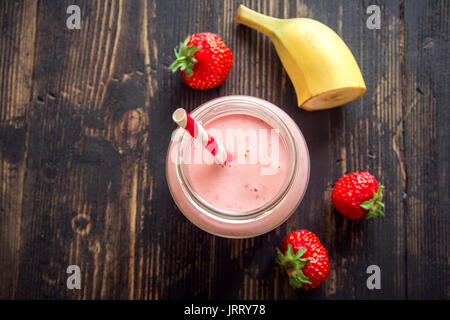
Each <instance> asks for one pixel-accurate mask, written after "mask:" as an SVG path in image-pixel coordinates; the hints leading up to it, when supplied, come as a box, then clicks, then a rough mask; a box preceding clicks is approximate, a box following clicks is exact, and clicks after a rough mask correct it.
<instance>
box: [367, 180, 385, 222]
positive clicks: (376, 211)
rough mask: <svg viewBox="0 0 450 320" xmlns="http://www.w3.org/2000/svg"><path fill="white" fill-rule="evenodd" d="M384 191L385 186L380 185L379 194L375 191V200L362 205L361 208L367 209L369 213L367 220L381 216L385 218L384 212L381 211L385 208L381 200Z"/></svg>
mask: <svg viewBox="0 0 450 320" xmlns="http://www.w3.org/2000/svg"><path fill="white" fill-rule="evenodd" d="M383 189H384V186H382V185H379V186H378V193H376V192H375V191H373V198H372V199H370V200H367V201H365V202H363V203H362V204H361V208H363V209H366V210H367V211H368V212H367V214H366V219H371V218H375V217H378V216H379V215H381V216H383V217H384V216H385V215H384V212H383V211H382V210H381V208H384V203H383V202H381V200H383Z"/></svg>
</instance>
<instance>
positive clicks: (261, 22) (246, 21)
mask: <svg viewBox="0 0 450 320" xmlns="http://www.w3.org/2000/svg"><path fill="white" fill-rule="evenodd" d="M234 21H236V22H237V23H240V24H243V25H245V26H247V27H250V28H252V29H255V30H257V31H259V32H262V33H264V34H265V35H266V36H268V37H272V36H273V35H274V33H275V32H276V29H277V28H278V26H279V24H280V22H282V19H277V18H273V17H269V16H266V15H263V14H261V13H259V12H256V11H253V10H251V9H249V8H247V7H246V6H244V5H240V6H239V8H238V10H237V13H236V16H235V17H234Z"/></svg>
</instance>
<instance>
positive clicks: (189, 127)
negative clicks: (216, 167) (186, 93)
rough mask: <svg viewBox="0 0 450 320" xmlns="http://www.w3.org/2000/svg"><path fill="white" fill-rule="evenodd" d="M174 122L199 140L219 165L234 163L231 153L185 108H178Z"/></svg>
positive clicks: (173, 116) (173, 117) (174, 114)
mask: <svg viewBox="0 0 450 320" xmlns="http://www.w3.org/2000/svg"><path fill="white" fill-rule="evenodd" d="M172 119H173V121H174V122H175V123H176V124H178V125H179V126H180V127H181V128H183V129H185V130H186V131H187V132H189V134H190V135H191V136H192V137H193V138H194V139H195V140H197V141H198V142H199V143H200V144H201V145H202V146H203V147H204V148H206V150H208V151H209V152H211V154H212V155H213V156H214V159H215V160H216V162H217V163H219V164H229V163H231V161H233V156H232V155H231V153H229V152H228V151H226V150H225V148H224V147H223V146H222V145H221V144H220V143H219V142H217V141H216V140H215V139H214V137H212V136H210V135H208V133H207V132H206V130H205V129H204V128H203V127H202V126H201V125H200V124H199V123H198V122H197V121H195V120H194V119H193V118H192V117H191V116H190V115H189V113H187V112H186V110H184V109H183V108H178V109H177V110H175V112H174V113H173V115H172Z"/></svg>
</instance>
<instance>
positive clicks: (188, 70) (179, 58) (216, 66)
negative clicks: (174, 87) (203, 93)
mask: <svg viewBox="0 0 450 320" xmlns="http://www.w3.org/2000/svg"><path fill="white" fill-rule="evenodd" d="M175 56H176V60H175V61H174V62H173V63H172V64H171V65H170V67H169V68H170V70H171V71H172V72H175V71H177V70H178V69H180V70H181V71H180V73H181V77H182V78H183V80H184V82H185V83H186V84H187V85H188V86H189V87H191V88H194V89H209V88H213V87H216V86H218V85H220V84H222V83H223V82H224V81H225V79H226V78H227V77H228V74H229V73H230V69H231V66H232V65H233V54H232V53H231V50H230V48H228V47H227V46H226V44H225V43H224V42H223V41H222V39H220V38H219V36H218V35H216V34H214V33H210V32H204V33H197V34H194V35H191V36H189V37H187V38H186V40H185V41H184V42H182V43H180V48H179V49H178V51H177V50H176V49H175Z"/></svg>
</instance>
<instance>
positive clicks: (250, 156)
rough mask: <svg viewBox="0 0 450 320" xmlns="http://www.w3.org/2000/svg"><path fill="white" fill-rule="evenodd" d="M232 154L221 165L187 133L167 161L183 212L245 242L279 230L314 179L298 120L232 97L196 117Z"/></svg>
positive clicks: (180, 134) (176, 137)
mask: <svg viewBox="0 0 450 320" xmlns="http://www.w3.org/2000/svg"><path fill="white" fill-rule="evenodd" d="M190 114H191V116H192V117H193V118H194V119H195V120H196V121H198V122H199V123H201V124H202V126H203V127H204V128H205V129H206V131H207V132H208V134H209V135H211V136H213V137H214V138H215V139H216V140H217V141H218V142H220V143H221V144H222V145H223V146H224V147H225V149H227V151H229V152H230V153H231V154H232V155H233V161H232V162H231V163H230V164H225V165H221V164H217V163H215V162H214V160H213V157H212V155H211V153H210V152H209V151H206V150H205V149H204V148H203V147H202V146H201V145H200V143H199V142H198V141H196V140H193V139H192V137H191V136H190V135H189V134H188V133H187V132H186V131H185V130H184V129H182V128H179V129H177V130H176V131H174V134H173V136H172V141H171V143H170V145H169V149H168V154H167V158H166V176H167V183H168V186H169V190H170V193H171V195H172V197H173V199H174V201H175V203H176V205H177V206H178V208H179V209H180V211H181V212H182V213H183V214H184V215H185V216H186V218H188V219H189V220H190V221H191V222H192V223H194V224H195V225H196V226H197V227H199V228H201V229H202V230H205V231H207V232H209V233H212V234H214V235H218V236H222V237H228V238H246V237H254V236H258V235H261V234H263V233H266V232H269V231H270V230H273V229H274V228H276V227H277V226H279V225H280V224H282V223H283V222H284V221H286V220H287V219H288V218H289V217H290V216H291V215H292V214H293V213H294V212H295V210H296V208H297V207H298V205H299V204H300V202H301V200H302V199H303V196H304V194H305V192H306V188H307V185H308V181H309V174H310V163H309V161H310V160H309V153H308V148H307V145H306V142H305V140H304V137H303V135H302V133H301V131H300V129H299V128H298V126H297V124H296V123H295V122H294V121H293V120H292V118H291V117H290V116H289V115H288V114H287V113H285V112H284V111H283V110H282V109H280V108H278V107H277V106H275V105H273V104H271V103H270V102H268V101H265V100H262V99H258V98H255V97H250V96H226V97H221V98H217V99H214V100H211V101H208V102H206V103H204V104H203V105H201V106H200V107H198V108H196V109H195V110H193V111H192V112H190Z"/></svg>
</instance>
